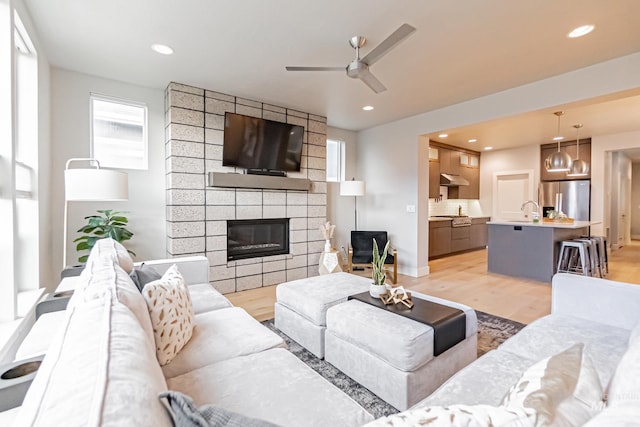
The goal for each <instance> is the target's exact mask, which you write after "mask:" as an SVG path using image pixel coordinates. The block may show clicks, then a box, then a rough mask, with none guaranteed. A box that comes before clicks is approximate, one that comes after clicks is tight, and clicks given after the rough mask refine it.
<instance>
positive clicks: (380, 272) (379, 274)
mask: <svg viewBox="0 0 640 427" xmlns="http://www.w3.org/2000/svg"><path fill="white" fill-rule="evenodd" d="M389 243H390V242H389V241H387V244H386V245H385V246H384V250H383V251H382V256H380V251H379V250H378V242H376V239H373V263H372V267H373V283H372V284H371V286H370V287H369V294H370V295H371V296H372V297H374V298H380V295H382V294H384V293H385V292H387V287H386V286H385V285H384V282H385V280H387V270H386V269H385V268H384V262H385V260H386V259H387V252H388V251H389Z"/></svg>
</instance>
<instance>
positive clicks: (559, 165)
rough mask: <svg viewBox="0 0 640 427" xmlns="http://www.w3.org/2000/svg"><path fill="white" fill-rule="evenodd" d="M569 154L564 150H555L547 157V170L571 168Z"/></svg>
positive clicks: (560, 170)
mask: <svg viewBox="0 0 640 427" xmlns="http://www.w3.org/2000/svg"><path fill="white" fill-rule="evenodd" d="M571 162H572V160H571V156H570V155H569V154H568V153H567V152H566V151H556V152H555V153H553V154H551V155H550V156H549V157H547V159H546V161H545V167H546V169H547V171H549V172H567V171H568V170H569V169H571Z"/></svg>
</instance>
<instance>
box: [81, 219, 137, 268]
mask: <svg viewBox="0 0 640 427" xmlns="http://www.w3.org/2000/svg"><path fill="white" fill-rule="evenodd" d="M98 213H100V214H101V215H91V216H85V217H84V219H86V220H88V223H87V225H85V226H84V227H82V228H81V229H80V230H78V232H79V233H85V235H84V236H80V237H78V238H77V239H75V240H74V243H75V242H78V244H77V245H76V250H77V251H78V252H79V251H91V249H92V248H93V245H95V243H96V242H97V241H98V240H100V239H106V238H109V237H110V238H112V239H113V240H115V241H117V242H119V243H122V242H124V241H126V240H129V239H131V237H132V236H133V233H132V232H131V231H129V230H127V229H126V228H125V226H126V225H127V224H128V223H129V220H128V219H127V217H126V216H124V215H122V214H123V213H126V212H118V211H113V210H111V209H107V210H98ZM127 251H128V252H129V253H130V254H131V255H133V256H135V255H136V254H135V253H134V252H132V251H130V250H128V249H127ZM87 258H89V255H88V254H87V255H82V256H81V257H80V258H78V261H80V262H87Z"/></svg>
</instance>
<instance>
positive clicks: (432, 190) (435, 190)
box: [429, 160, 440, 199]
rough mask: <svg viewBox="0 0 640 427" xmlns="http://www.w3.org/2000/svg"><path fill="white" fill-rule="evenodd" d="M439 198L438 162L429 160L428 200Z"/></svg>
mask: <svg viewBox="0 0 640 427" xmlns="http://www.w3.org/2000/svg"><path fill="white" fill-rule="evenodd" d="M438 197H440V162H439V161H438V160H429V198H430V199H437V198H438Z"/></svg>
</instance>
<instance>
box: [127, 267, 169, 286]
mask: <svg viewBox="0 0 640 427" xmlns="http://www.w3.org/2000/svg"><path fill="white" fill-rule="evenodd" d="M129 277H131V281H132V282H133V284H134V285H136V288H138V290H139V291H140V292H142V288H144V285H146V284H147V283H149V282H153V281H154V280H158V279H160V278H161V277H162V275H161V274H160V273H158V272H157V271H156V270H155V269H154V268H152V267H147V266H145V265H144V262H143V263H142V264H140V265H139V266H135V267H133V270H131V273H129Z"/></svg>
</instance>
